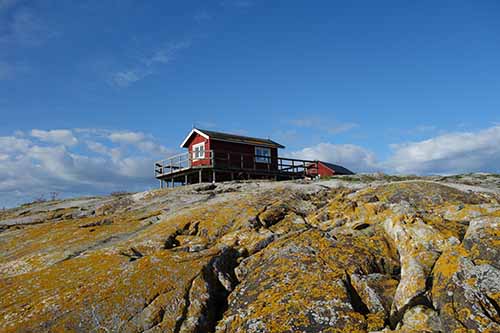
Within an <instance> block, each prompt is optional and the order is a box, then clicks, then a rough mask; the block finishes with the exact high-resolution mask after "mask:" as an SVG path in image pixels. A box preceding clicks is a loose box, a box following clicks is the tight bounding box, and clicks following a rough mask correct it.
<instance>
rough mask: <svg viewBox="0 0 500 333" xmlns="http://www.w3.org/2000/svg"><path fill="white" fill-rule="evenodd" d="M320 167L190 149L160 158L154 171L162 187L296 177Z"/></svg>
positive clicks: (268, 157) (290, 159)
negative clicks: (195, 152)
mask: <svg viewBox="0 0 500 333" xmlns="http://www.w3.org/2000/svg"><path fill="white" fill-rule="evenodd" d="M317 168H318V161H309V160H300V159H293V158H286V157H271V156H256V155H254V154H244V153H237V152H221V151H217V152H214V151H212V150H209V151H206V152H205V156H204V157H203V158H194V157H193V155H192V154H191V153H189V152H187V153H183V154H179V155H175V156H172V157H169V158H167V159H165V160H161V161H158V162H156V163H155V166H154V173H155V177H156V178H157V179H158V180H160V185H161V187H163V186H164V183H165V182H166V184H167V186H168V185H169V184H170V185H171V186H175V185H176V184H177V185H180V184H193V183H201V182H207V181H208V182H216V181H227V180H236V179H275V180H288V179H297V178H304V177H306V176H307V175H310V174H314V170H316V171H317Z"/></svg>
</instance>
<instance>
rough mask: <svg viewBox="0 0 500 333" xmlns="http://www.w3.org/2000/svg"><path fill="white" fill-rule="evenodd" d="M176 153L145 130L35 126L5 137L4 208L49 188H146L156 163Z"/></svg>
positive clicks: (0, 145) (0, 183) (77, 191)
mask: <svg viewBox="0 0 500 333" xmlns="http://www.w3.org/2000/svg"><path fill="white" fill-rule="evenodd" d="M170 153H172V151H171V150H169V149H168V148H167V147H164V146H162V145H161V144H159V143H157V142H156V141H155V140H154V138H153V137H151V136H149V135H146V134H144V133H141V132H131V131H108V130H102V129H57V130H50V131H45V130H39V129H33V130H31V131H30V132H29V133H17V134H15V135H12V136H3V137H0V208H1V207H3V206H12V205H15V204H19V203H22V202H27V201H30V200H33V199H34V198H37V197H40V196H41V195H47V194H48V193H49V192H60V193H61V194H63V195H65V196H73V195H89V194H103V193H110V192H113V191H120V190H131V191H134V190H137V191H140V190H145V189H147V188H150V187H153V186H156V183H155V181H154V178H153V173H152V165H153V162H154V161H155V160H157V159H160V158H162V157H164V156H165V155H168V154H170Z"/></svg>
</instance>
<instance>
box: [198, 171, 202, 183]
mask: <svg viewBox="0 0 500 333" xmlns="http://www.w3.org/2000/svg"><path fill="white" fill-rule="evenodd" d="M201 181H202V179H201V169H200V170H198V183H201Z"/></svg>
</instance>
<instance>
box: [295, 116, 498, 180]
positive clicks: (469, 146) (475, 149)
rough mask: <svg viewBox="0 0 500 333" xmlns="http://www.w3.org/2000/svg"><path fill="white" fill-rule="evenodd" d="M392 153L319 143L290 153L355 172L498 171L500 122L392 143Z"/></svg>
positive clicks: (434, 172)
mask: <svg viewBox="0 0 500 333" xmlns="http://www.w3.org/2000/svg"><path fill="white" fill-rule="evenodd" d="M391 149H392V154H391V156H390V157H389V158H388V159H387V160H385V161H377V159H376V156H375V154H374V153H373V152H371V151H370V150H367V149H365V148H363V147H360V146H356V145H337V144H332V143H320V144H317V145H315V146H311V147H306V148H303V149H301V150H298V151H295V152H292V153H291V154H290V156H292V157H296V158H304V159H318V160H325V161H329V162H332V163H337V164H341V165H343V166H345V167H347V168H349V169H351V170H353V171H356V172H373V171H383V172H387V173H400V174H454V173H466V172H493V173H498V172H500V125H495V126H493V127H490V128H487V129H483V130H480V131H476V132H456V133H448V134H443V135H439V136H436V137H433V138H430V139H427V140H423V141H418V142H408V143H400V144H393V145H391Z"/></svg>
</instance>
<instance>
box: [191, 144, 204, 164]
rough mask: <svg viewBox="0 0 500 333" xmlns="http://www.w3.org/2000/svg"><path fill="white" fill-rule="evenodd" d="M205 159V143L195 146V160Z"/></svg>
mask: <svg viewBox="0 0 500 333" xmlns="http://www.w3.org/2000/svg"><path fill="white" fill-rule="evenodd" d="M202 158H205V142H202V143H197V144H195V145H193V159H194V160H199V159H202Z"/></svg>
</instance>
